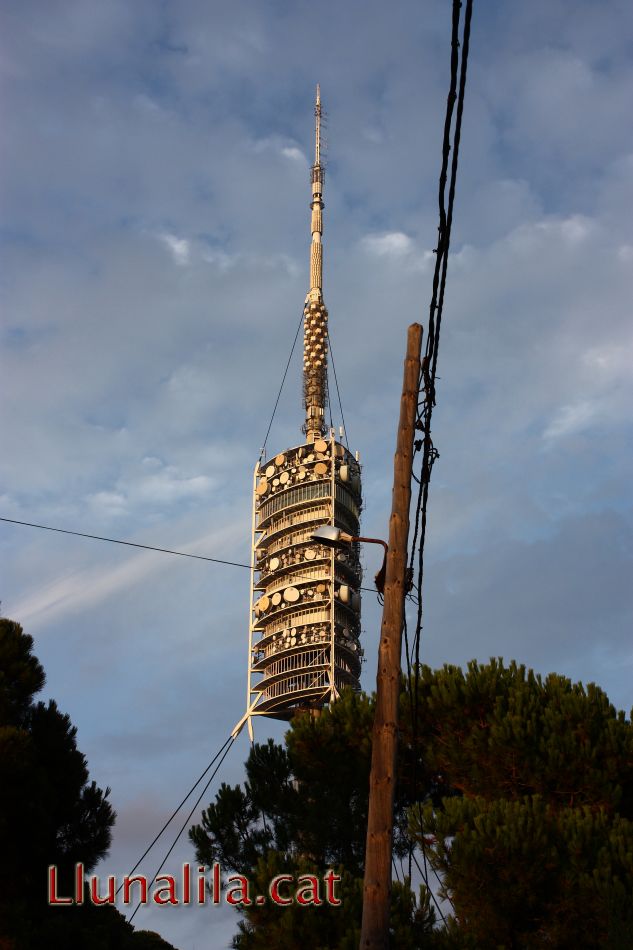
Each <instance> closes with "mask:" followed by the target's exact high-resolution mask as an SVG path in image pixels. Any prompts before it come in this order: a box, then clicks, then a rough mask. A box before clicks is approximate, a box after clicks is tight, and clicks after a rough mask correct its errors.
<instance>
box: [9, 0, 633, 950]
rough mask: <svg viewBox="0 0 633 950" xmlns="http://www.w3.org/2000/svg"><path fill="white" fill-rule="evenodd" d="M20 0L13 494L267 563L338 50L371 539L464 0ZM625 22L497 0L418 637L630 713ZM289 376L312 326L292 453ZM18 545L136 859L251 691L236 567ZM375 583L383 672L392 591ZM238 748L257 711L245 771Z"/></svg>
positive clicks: (332, 142) (27, 611)
mask: <svg viewBox="0 0 633 950" xmlns="http://www.w3.org/2000/svg"><path fill="white" fill-rule="evenodd" d="M2 19H3V21H4V22H3V29H2V36H3V39H2V44H3V47H2V56H1V70H2V80H3V81H2V90H3V91H2V107H3V113H4V117H3V123H4V136H3V139H4V157H3V161H2V171H1V173H0V174H1V178H0V184H1V188H2V221H1V223H2V252H3V253H2V256H3V262H4V267H3V272H2V278H1V284H0V287H1V292H2V332H1V335H0V344H1V356H0V359H1V376H0V379H1V389H2V408H1V410H0V411H1V413H2V421H1V436H2V443H1V444H2V451H1V458H0V479H1V481H0V515H2V516H3V517H6V518H14V519H20V520H23V521H31V522H38V523H41V524H46V525H52V526H55V527H61V528H67V529H70V530H76V531H83V532H88V533H92V534H101V535H107V536H109V537H115V538H124V539H129V540H134V541H138V542H141V543H144V544H150V545H158V546H161V547H168V548H176V549H179V550H185V551H190V552H195V553H198V554H203V555H208V556H211V557H213V556H215V557H220V558H226V559H229V560H235V561H247V560H248V559H249V529H250V491H251V479H252V468H253V465H254V463H255V462H256V460H257V458H258V455H259V451H260V448H261V445H262V441H263V438H264V434H265V431H266V427H267V425H268V421H269V418H270V414H271V411H272V406H273V403H274V400H275V396H276V393H277V389H278V387H279V382H280V378H281V374H282V372H283V368H284V366H285V363H286V360H287V358H288V354H289V351H290V346H291V343H292V339H293V336H294V332H295V329H296V326H297V323H298V320H299V317H300V313H301V308H302V304H303V299H304V296H305V293H306V290H307V282H308V244H309V210H308V202H309V184H308V168H309V164H310V161H311V156H310V151H311V147H312V128H313V118H312V102H313V95H314V86H315V83H316V82H317V81H319V82H320V83H321V89H322V95H323V99H324V103H325V106H326V109H327V111H328V116H329V117H328V128H327V138H328V140H329V149H328V174H327V181H326V194H325V203H326V211H325V242H326V257H325V298H326V302H327V304H328V307H329V310H330V315H331V334H332V341H333V347H334V356H335V360H336V366H337V371H338V376H339V383H340V386H341V390H342V399H343V409H344V412H345V419H346V422H347V430H348V436H349V440H350V445H351V447H352V448H354V449H358V450H359V451H360V454H361V460H362V462H363V463H364V492H365V503H366V507H365V513H364V522H363V525H364V528H365V531H366V532H367V533H369V534H377V535H385V534H386V532H387V518H388V511H389V504H390V485H391V471H392V469H391V466H392V457H393V449H394V445H395V427H396V421H397V412H398V395H399V388H400V383H401V366H402V358H403V354H404V347H405V337H406V327H407V325H408V324H409V323H411V322H413V321H414V320H417V321H420V322H422V323H423V324H425V323H426V321H427V313H428V305H429V300H430V293H431V275H432V264H433V261H432V253H431V252H432V249H433V247H434V240H435V237H436V227H437V210H436V194H437V177H438V172H439V164H440V144H441V132H442V122H443V117H444V108H445V95H446V90H447V86H448V63H449V36H450V4H449V3H448V2H447V0H444V2H440V0H424V2H423V3H420V2H417V0H410V2H409V0H399V2H397V3H396V4H391V5H386V4H384V3H383V2H376V0H365V2H362V3H361V2H356V0H350V2H348V3H343V4H341V3H333V2H331V0H322V2H321V3H320V4H318V5H314V4H308V3H305V2H298V3H291V2H287V0H285V2H284V0H262V2H257V3H255V2H252V0H251V2H235V3H232V4H228V3H219V2H217V0H206V2H203V0H185V2H182V3H175V2H168V0H137V2H135V3H128V2H125V0H105V2H104V0H55V2H54V3H48V2H44V0H39V2H38V0H6V2H5V3H4V4H3V12H2ZM632 26H633V13H632V12H631V7H630V4H629V3H628V2H627V0H576V2H575V3H574V4H573V5H572V4H570V3H565V2H563V0H534V2H532V3H529V4H526V3H520V2H513V0H510V2H508V0H486V2H480V3H478V4H477V3H476V6H475V14H474V22H473V37H472V48H471V56H470V68H469V79H468V88H467V95H466V107H465V116H464V126H463V133H462V152H461V161H460V170H459V181H458V192H457V201H456V212H455V222H454V228H453V245H452V256H451V260H450V264H449V276H448V288H447V298H446V304H445V311H444V322H443V329H442V341H441V347H440V356H439V366H438V373H439V376H440V377H441V380H440V382H439V387H438V407H437V410H436V413H435V416H434V439H435V443H436V446H437V448H438V449H439V452H440V456H441V457H440V460H439V461H438V462H437V464H436V466H435V469H434V476H433V483H432V490H431V501H430V527H429V533H428V550H427V556H428V574H427V584H426V595H427V605H426V625H425V631H424V639H423V656H424V659H425V660H426V661H427V662H429V663H431V664H432V665H441V664H442V663H443V662H447V661H449V662H454V663H460V664H461V663H465V662H467V661H468V660H469V659H471V658H473V657H477V658H479V659H481V660H484V661H485V660H486V659H487V658H488V657H490V656H491V655H500V656H503V657H504V658H506V659H511V658H516V659H517V660H519V661H522V662H525V663H527V664H529V665H531V666H533V667H535V668H536V669H538V670H539V671H541V672H543V673H548V672H550V671H552V670H554V671H557V672H560V673H564V674H566V675H568V676H570V677H572V678H574V679H582V680H583V681H595V682H597V683H598V684H600V685H601V686H602V687H604V688H605V689H606V691H607V692H608V694H609V696H610V697H611V699H612V701H613V702H614V703H615V704H616V705H617V706H619V707H621V708H624V709H626V710H627V711H628V710H630V708H631V705H632V704H633V694H632V691H631V685H630V684H631V680H632V673H633V644H632V642H631V635H630V634H631V627H632V623H631V620H632V599H631V576H633V575H632V574H631V566H632V565H631V560H632V558H631V554H632V549H633V544H632V540H633V531H632V528H633V517H632V506H631V489H630V484H631V461H632V459H631V455H632V452H631V444H632V441H631V423H630V418H631V405H632V404H633V392H632V390H633V386H632V383H631V363H632V358H633V325H632V322H631V319H630V311H631V300H632V299H633V276H632V275H633V225H632V223H631V213H630V209H631V206H632V202H633V129H632V127H631V122H630V107H631V100H632V92H633V59H632V51H633V50H632V46H633V43H632V31H631V27H632ZM297 356H298V354H297ZM299 374H300V365H299V359H298V358H295V360H294V362H293V364H292V368H291V371H290V374H289V381H288V385H287V387H286V389H285V391H284V398H283V400H282V404H281V405H280V410H279V412H278V416H277V419H276V422H275V426H274V428H273V431H272V434H271V438H270V440H269V445H270V447H271V449H272V451H279V450H281V449H283V448H285V447H286V446H288V445H293V444H296V443H297V441H298V439H299V427H300V424H301V421H302V413H301V404H300V389H299ZM336 416H337V413H336V412H335V417H336ZM339 421H340V420H339V419H338V418H336V422H337V423H338V422H339ZM0 555H1V557H2V565H1V566H2V585H1V590H0V596H1V597H2V602H3V603H2V609H3V612H4V614H5V615H6V616H9V617H11V618H13V619H15V620H18V621H20V622H21V623H22V624H23V626H24V627H25V629H26V630H27V631H28V632H30V633H31V634H32V635H33V636H34V637H35V642H36V653H37V655H38V656H39V658H40V660H41V661H42V662H43V664H44V666H45V669H46V671H47V674H48V682H47V686H46V689H45V696H53V697H55V698H56V699H57V701H58V703H59V705H60V707H61V708H62V709H63V710H64V711H67V712H68V713H69V714H70V716H71V718H72V720H73V722H74V723H75V724H76V725H77V727H78V741H79V746H80V748H81V749H82V751H83V752H85V753H86V755H87V756H88V760H89V764H90V768H91V775H92V776H93V777H94V778H95V779H96V780H97V781H98V782H99V783H100V784H101V785H104V786H105V785H110V786H111V787H112V790H113V791H112V800H113V803H114V806H115V808H116V810H117V812H118V815H119V819H118V823H117V826H116V830H115V839H114V845H113V849H112V854H111V857H110V858H109V859H108V861H107V862H106V863H105V864H104V865H103V871H104V872H105V871H109V872H116V873H118V874H122V873H123V872H125V871H126V870H129V867H130V865H131V864H133V863H134V861H135V859H136V858H137V857H138V856H139V855H140V853H141V852H142V851H143V850H144V848H145V846H146V844H147V843H148V842H149V840H151V838H152V837H153V835H154V834H155V832H156V831H157V829H158V828H159V827H160V825H161V824H162V822H163V820H164V818H165V817H166V816H167V815H168V814H169V813H170V812H171V810H172V808H173V807H174V806H175V804H176V803H177V802H178V801H179V800H180V798H181V797H182V795H183V794H184V793H185V791H186V790H187V788H188V787H189V785H190V784H191V783H192V782H193V780H194V779H195V778H196V777H197V775H198V774H199V773H200V772H201V771H202V769H203V768H204V766H205V765H206V763H207V762H208V761H209V759H210V758H211V756H212V754H214V752H215V751H216V749H217V748H218V746H219V745H220V744H221V743H222V741H223V740H224V738H225V737H226V735H227V734H228V732H229V730H230V729H231V727H232V726H233V725H234V723H235V722H236V721H237V720H238V719H239V718H240V716H241V715H242V713H243V710H244V703H245V685H246V679H245V676H246V674H245V668H246V647H247V613H248V572H247V571H245V570H241V569H239V568H232V567H221V566H219V565H213V564H209V563H205V562H203V561H192V560H187V559H181V558H176V557H169V556H167V555H162V554H155V553H152V552H149V551H139V550H134V549H130V548H123V547H119V546H116V545H111V544H105V543H100V542H97V541H87V540H81V539H78V538H72V537H65V536H63V535H55V534H50V533H46V532H43V531H38V530H35V529H32V528H26V527H19V526H12V525H9V524H6V523H0ZM375 557H376V555H375V554H374V553H373V552H372V551H368V552H367V554H366V567H367V574H368V577H371V574H372V573H373V571H374V570H375V569H376V567H377V564H376V563H375ZM363 611H364V628H365V633H364V638H365V647H366V652H367V657H368V661H367V663H366V666H365V670H364V685H365V687H366V688H368V689H371V688H372V686H373V680H374V675H375V659H374V657H375V653H376V647H377V630H378V625H379V613H378V608H377V606H376V604H375V603H374V602H373V597H372V596H371V595H366V596H365V598H364V606H363ZM267 734H272V735H279V734H280V730H279V728H276V727H275V726H274V725H273V726H269V725H268V724H267V723H266V722H265V721H261V722H259V723H258V729H257V735H258V737H259V738H264V737H265V736H266V735H267ZM246 754H247V744H246V739H245V737H242V738H241V739H240V742H239V744H238V745H237V746H236V747H235V748H234V749H233V750H232V753H231V755H230V757H229V758H228V759H227V761H226V763H225V766H224V767H223V771H222V777H223V778H224V779H226V780H227V781H234V782H235V781H238V780H239V779H240V777H241V774H242V772H241V763H242V762H243V760H244V758H245V757H246ZM210 794H211V792H210V793H209V796H210ZM209 796H208V797H209ZM165 848H166V846H165ZM160 857H161V853H160V852H159V853H158V854H157V855H156V856H153V857H152V862H151V864H150V865H147V867H146V870H147V871H148V872H151V871H153V870H155V867H154V865H155V864H157V863H159V860H160ZM189 857H191V852H190V850H189V848H188V846H187V845H186V844H185V845H184V846H183V847H182V848H181V849H180V850H179V851H177V852H175V853H174V855H173V856H172V858H171V859H170V861H174V859H177V861H180V860H183V859H186V858H189ZM177 861H176V864H177ZM174 866H176V865H174ZM136 923H138V925H139V926H141V927H150V928H151V929H156V930H158V931H160V932H161V933H163V934H164V935H165V936H166V937H167V938H168V939H170V940H172V941H173V942H174V944H175V945H176V946H177V947H179V948H180V950H193V948H198V950H200V948H206V947H213V948H215V947H221V946H226V945H227V943H228V940H229V937H230V934H231V933H232V932H233V931H234V929H235V921H234V917H233V914H232V912H229V911H226V910H224V911H217V910H213V911H211V910H202V911H200V912H194V911H192V910H189V909H187V910H185V911H174V912H171V913H168V912H166V911H164V912H161V913H157V912H153V913H152V912H149V911H142V912H139V914H138V916H137V917H136V919H135V924H136Z"/></svg>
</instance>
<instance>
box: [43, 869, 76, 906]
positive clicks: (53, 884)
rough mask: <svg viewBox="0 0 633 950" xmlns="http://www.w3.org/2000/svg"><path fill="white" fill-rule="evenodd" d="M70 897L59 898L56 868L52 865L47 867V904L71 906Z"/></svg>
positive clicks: (71, 900)
mask: <svg viewBox="0 0 633 950" xmlns="http://www.w3.org/2000/svg"><path fill="white" fill-rule="evenodd" d="M72 902H73V899H72V897H59V896H58V894H57V868H56V866H55V865H54V864H50V865H49V867H48V903H49V904H72Z"/></svg>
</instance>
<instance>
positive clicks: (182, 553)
mask: <svg viewBox="0 0 633 950" xmlns="http://www.w3.org/2000/svg"><path fill="white" fill-rule="evenodd" d="M0 521H6V522H8V523H9V524H21V525H26V527H28V528H40V530H42V531H56V532H57V533H58V534H72V535H74V536H75V537H77V538H90V539H91V540H93V541H109V542H110V544H124V545H126V547H129V548H143V550H145V551H159V552H160V553H161V554H175V555H177V557H191V558H194V559H195V560H196V561H211V562H212V563H213V564H228V565H229V567H245V568H246V569H247V570H249V571H250V569H251V568H250V564H240V563H239V562H238V561H225V560H222V558H219V557H204V556H203V555H202V554H187V553H186V552H185V551H173V550H171V548H155V547H153V546H152V545H151V544H138V543H137V542H136V541H121V540H119V539H118V538H104V537H102V536H101V535H99V534H85V533H84V532H83V531H69V530H68V529H67V528H51V527H50V525H47V524H34V523H33V522H32V521H18V520H17V518H0Z"/></svg>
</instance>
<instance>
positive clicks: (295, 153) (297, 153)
mask: <svg viewBox="0 0 633 950" xmlns="http://www.w3.org/2000/svg"><path fill="white" fill-rule="evenodd" d="M281 154H282V155H285V157H286V158H290V159H292V161H293V162H305V161H306V157H305V155H304V154H303V152H302V151H301V149H300V148H297V147H296V145H288V146H284V147H283V148H282V150H281Z"/></svg>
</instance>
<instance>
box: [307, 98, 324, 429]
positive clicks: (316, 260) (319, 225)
mask: <svg viewBox="0 0 633 950" xmlns="http://www.w3.org/2000/svg"><path fill="white" fill-rule="evenodd" d="M321 118H322V111H321V90H320V88H319V86H317V89H316V101H315V104H314V124H315V130H314V165H313V166H312V169H311V176H310V178H311V184H312V201H311V203H310V208H311V210H312V216H311V222H310V231H311V233H312V242H311V244H310V290H309V292H308V296H307V297H306V302H305V309H304V327H303V399H304V405H305V413H306V418H305V423H304V425H303V431H304V432H305V434H306V437H307V441H308V442H313V441H314V440H315V439H317V438H320V437H321V436H323V435H325V433H326V432H327V426H326V422H325V409H326V407H327V319H328V312H327V309H326V307H325V304H324V302H323V207H324V205H323V180H324V178H325V168H324V166H323V162H322V161H321Z"/></svg>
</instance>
